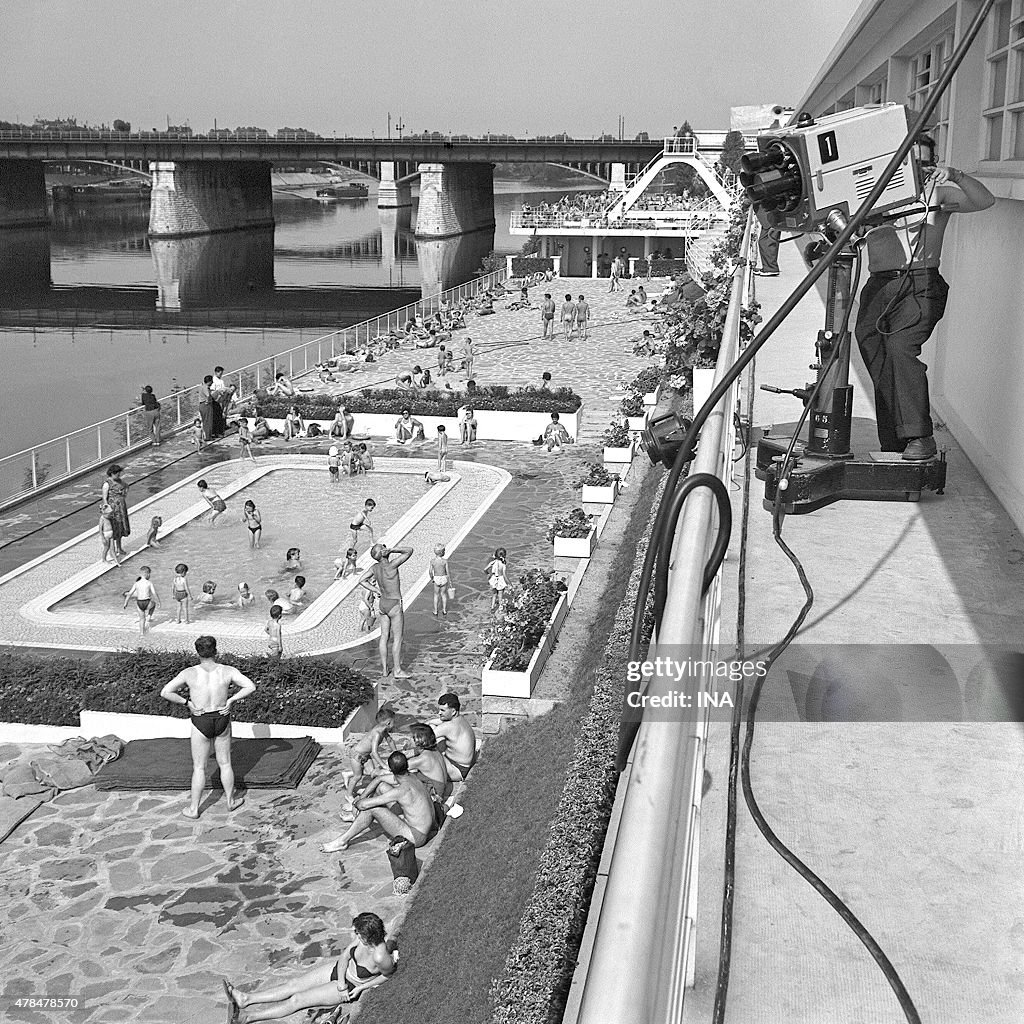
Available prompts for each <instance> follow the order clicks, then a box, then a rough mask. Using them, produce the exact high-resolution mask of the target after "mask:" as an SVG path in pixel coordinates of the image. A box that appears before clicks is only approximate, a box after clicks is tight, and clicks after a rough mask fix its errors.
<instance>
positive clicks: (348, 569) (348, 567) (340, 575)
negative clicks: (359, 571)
mask: <svg viewBox="0 0 1024 1024" xmlns="http://www.w3.org/2000/svg"><path fill="white" fill-rule="evenodd" d="M358 557H359V552H358V551H356V549H355V548H348V550H347V551H346V552H345V557H344V558H336V559H335V560H334V564H335V565H336V566H337V567H338V572H337V573H336V574H335V577H334V578H335V579H336V580H343V579H345V578H346V577H347V576H351V575H352V573H354V572H355V571H356V559H357V558H358Z"/></svg>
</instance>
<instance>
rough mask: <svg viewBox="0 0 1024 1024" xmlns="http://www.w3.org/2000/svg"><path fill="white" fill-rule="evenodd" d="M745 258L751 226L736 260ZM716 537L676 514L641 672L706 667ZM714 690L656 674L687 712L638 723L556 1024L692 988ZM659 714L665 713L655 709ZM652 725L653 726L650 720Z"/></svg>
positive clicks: (649, 1022)
mask: <svg viewBox="0 0 1024 1024" xmlns="http://www.w3.org/2000/svg"><path fill="white" fill-rule="evenodd" d="M749 251H750V225H749V222H748V226H747V230H746V232H745V235H744V239H743V248H742V250H741V252H742V254H743V255H744V256H746V255H747V254H748V253H749ZM748 271H749V266H748V265H744V262H743V261H741V263H740V265H739V266H738V267H737V268H736V269H735V271H734V274H733V281H732V291H731V293H730V299H729V309H728V314H727V316H726V321H725V328H724V332H723V338H722V345H721V348H720V350H719V356H718V364H717V367H716V369H715V383H716V384H717V383H718V382H719V381H721V380H722V379H723V377H724V376H725V373H726V372H727V370H728V368H729V367H730V366H731V365H732V364H733V363H734V362H735V360H736V358H737V356H738V354H739V333H740V314H741V309H742V307H743V304H744V301H745V296H746V294H747V291H748V288H749V273H748ZM738 388H739V384H738V382H736V383H734V384H733V386H732V388H731V389H730V390H729V391H728V392H726V394H725V396H723V398H722V399H721V401H719V403H718V404H717V406H716V407H715V410H714V412H712V414H711V415H710V416H709V417H708V419H707V420H706V422H705V423H704V425H703V427H702V428H701V432H700V447H699V448H698V450H697V455H696V457H695V459H694V461H693V464H692V466H691V467H690V472H691V473H711V474H714V475H715V476H717V477H718V478H719V479H720V480H722V481H723V482H724V483H725V485H726V487H728V486H729V474H730V472H731V466H732V450H733V445H734V442H735V437H734V433H733V415H732V413H733V409H734V408H735V405H736V400H737V394H738ZM717 526H718V513H717V506H716V504H715V499H714V496H713V494H712V493H711V492H710V491H709V490H708V489H707V488H698V489H696V490H694V491H693V492H692V494H691V495H690V496H689V498H688V499H687V501H686V503H685V504H684V505H683V509H682V513H681V516H680V519H679V524H678V528H677V530H676V534H675V538H674V542H673V548H672V558H671V562H670V565H671V568H670V569H669V577H668V597H667V602H666V605H665V610H664V614H663V616H662V620H661V623H662V624H661V629H660V631H659V632H658V634H657V637H656V639H655V641H654V643H652V645H651V648H650V651H649V653H648V660H650V661H652V663H653V664H654V665H655V666H658V665H659V662H658V661H656V660H655V659H657V658H668V659H671V661H672V662H675V663H678V662H679V660H680V659H681V658H683V657H690V658H693V659H694V660H695V661H696V662H698V663H700V662H706V661H711V662H713V661H715V660H716V658H717V654H718V645H719V622H720V607H721V591H720V587H721V575H719V576H718V577H716V579H715V580H714V582H713V583H712V585H711V586H710V587H709V588H708V590H707V593H703V594H702V589H703V576H704V568H705V566H706V564H707V560H708V557H709V554H710V551H711V548H712V546H713V542H714V539H715V536H716V532H717ZM713 681H714V680H713V679H711V678H705V677H701V676H698V677H696V678H695V677H694V676H692V675H691V676H686V677H684V680H683V681H680V680H678V679H675V678H673V677H672V676H671V675H670V674H669V673H664V674H662V673H661V672H658V673H656V674H655V675H654V676H653V677H652V678H651V680H650V683H649V685H648V687H647V690H646V692H647V694H649V695H652V696H655V697H666V698H667V697H669V696H670V695H671V694H673V693H674V692H676V691H678V690H680V689H684V688H686V689H687V690H688V691H689V693H690V696H691V698H692V699H693V705H694V706H693V708H692V710H690V711H687V712H683V711H680V715H679V719H677V720H675V721H665V720H664V718H665V715H664V712H662V713H661V714H656V715H654V716H651V715H647V714H645V715H644V718H643V720H642V722H641V724H640V729H639V733H638V734H637V738H636V741H635V743H634V745H633V752H632V755H631V758H630V762H629V766H628V767H627V769H626V773H624V774H623V776H622V779H621V781H620V783H619V788H618V792H617V794H616V801H615V808H614V810H613V812H612V821H613V828H612V829H610V830H609V833H608V836H607V838H606V840H605V851H604V856H603V858H602V861H601V865H600V866H599V868H598V879H597V884H596V886H595V890H594V899H593V901H592V903H591V908H590V914H589V917H588V920H587V926H586V932H585V934H584V936H583V947H582V948H583V950H584V951H586V950H588V949H589V950H590V952H589V956H588V955H586V953H585V952H584V953H581V956H580V963H579V966H578V967H577V969H576V975H575V977H574V979H573V983H572V987H571V989H570V993H569V1001H568V1006H567V1008H566V1012H565V1015H564V1017H563V1024H622V1022H624V1021H629V1022H630V1024H678V1022H679V1021H681V1020H682V1019H683V1018H682V1012H683V1001H684V998H685V992H686V989H687V988H688V987H691V986H692V985H693V980H694V966H695V949H696V946H695V921H696V896H697V843H698V838H699V835H700V814H701V810H700V805H701V792H702V782H703V774H704V773H703V766H704V752H705V743H706V737H707V730H708V721H709V715H710V711H709V709H708V708H704V709H699V708H697V706H696V705H697V704H698V702H697V700H696V695H697V693H698V692H699V690H700V689H701V688H703V689H706V690H714V686H713V685H710V684H712V683H713ZM665 706H668V705H665ZM654 718H660V719H662V720H660V721H657V720H653V719H654Z"/></svg>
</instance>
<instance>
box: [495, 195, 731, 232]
mask: <svg viewBox="0 0 1024 1024" xmlns="http://www.w3.org/2000/svg"><path fill="white" fill-rule="evenodd" d="M663 212H664V211H658V210H640V211H637V213H636V215H635V216H634V215H633V212H632V211H630V212H629V213H627V214H626V215H625V216H623V217H617V218H615V219H609V218H608V217H604V216H601V217H573V216H570V215H569V214H564V213H523V212H522V211H520V210H513V211H512V213H511V214H510V216H509V229H510V230H514V229H516V228H520V229H523V230H527V231H532V230H535V229H539V230H553V231H561V230H569V231H595V230H596V231H608V230H623V229H627V230H629V229H631V230H641V231H652V230H659V229H660V230H665V231H669V230H673V229H675V230H682V231H710V230H713V229H714V228H715V226H716V224H724V223H725V222H726V221H727V220H728V214H727V213H726V212H725V210H724V209H723V208H722V206H721V204H720V203H719V202H718V201H717V200H715V202H714V204H713V206H710V207H704V206H702V207H701V208H700V209H694V210H686V211H681V210H680V211H672V216H670V217H669V216H659V213H663Z"/></svg>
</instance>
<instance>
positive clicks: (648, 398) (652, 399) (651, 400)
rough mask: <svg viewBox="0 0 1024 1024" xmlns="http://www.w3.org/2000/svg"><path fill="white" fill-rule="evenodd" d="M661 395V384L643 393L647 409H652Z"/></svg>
mask: <svg viewBox="0 0 1024 1024" xmlns="http://www.w3.org/2000/svg"><path fill="white" fill-rule="evenodd" d="M660 395H661V385H660V384H659V385H658V386H657V387H656V388H655V389H654V390H653V391H651V392H650V393H649V394H646V395H644V406H645V408H647V409H653V408H654V407H655V406H656V405H657V404H658V398H659V396H660Z"/></svg>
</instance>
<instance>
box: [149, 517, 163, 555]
mask: <svg viewBox="0 0 1024 1024" xmlns="http://www.w3.org/2000/svg"><path fill="white" fill-rule="evenodd" d="M163 525H164V521H163V519H162V518H161V517H160V516H153V520H152V522H151V523H150V524H149V533H147V534H146V544H148V545H149V547H151V548H158V547H160V541H158V540H157V539H156V535H157V534H158V533H159V532H160V527H161V526H163Z"/></svg>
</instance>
